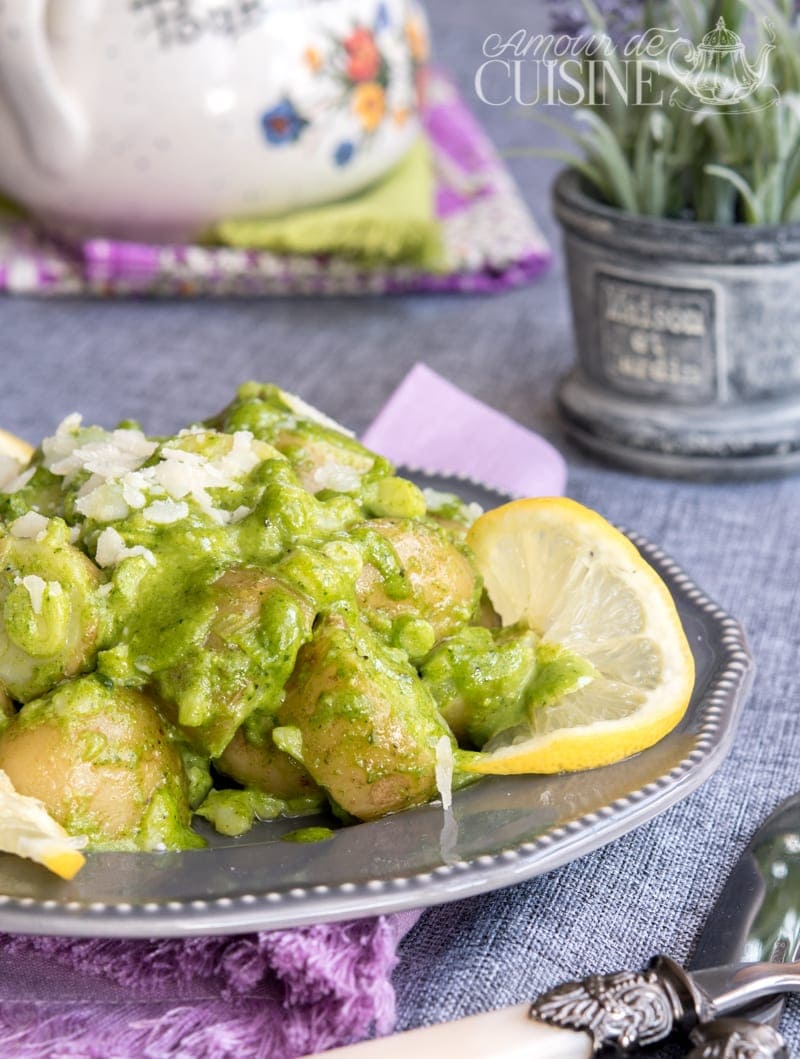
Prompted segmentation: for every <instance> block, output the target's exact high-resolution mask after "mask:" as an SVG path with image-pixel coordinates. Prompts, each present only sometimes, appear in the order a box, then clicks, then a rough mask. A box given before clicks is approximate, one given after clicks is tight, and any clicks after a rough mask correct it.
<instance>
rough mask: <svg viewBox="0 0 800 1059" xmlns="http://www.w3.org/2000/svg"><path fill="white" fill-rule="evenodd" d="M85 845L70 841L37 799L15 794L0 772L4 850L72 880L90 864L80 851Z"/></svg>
mask: <svg viewBox="0 0 800 1059" xmlns="http://www.w3.org/2000/svg"><path fill="white" fill-rule="evenodd" d="M85 844H86V840H85V839H83V838H70V836H69V835H68V834H67V832H66V831H65V830H64V828H63V827H62V826H61V825H60V824H59V823H57V822H56V821H55V820H54V819H53V818H52V816H50V814H49V813H48V812H47V810H46V809H45V807H44V805H42V803H41V802H40V801H39V800H38V799H37V798H30V797H28V795H27V794H20V793H19V792H18V791H17V790H15V789H14V786H13V784H12V782H11V780H10V779H9V778H8V776H7V775H6V773H5V772H3V771H2V769H0V849H2V850H4V851H5V852H6V853H15V854H16V855H17V856H18V857H27V858H28V859H29V860H35V861H36V862H37V863H39V864H43V865H44V866H45V868H48V869H49V870H50V871H52V872H54V873H55V874H56V875H60V876H61V878H62V879H72V878H73V877H74V876H75V875H76V874H77V873H78V872H79V871H80V869H81V868H82V867H83V865H84V864H85V862H86V858H85V857H84V856H83V854H82V853H81V852H80V848H79V847H81V846H83V845H85Z"/></svg>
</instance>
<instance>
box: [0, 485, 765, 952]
mask: <svg viewBox="0 0 800 1059" xmlns="http://www.w3.org/2000/svg"><path fill="white" fill-rule="evenodd" d="M415 477H416V478H417V480H418V481H421V482H422V483H423V484H429V485H431V486H433V487H434V488H439V489H445V490H447V489H449V490H452V491H458V492H459V493H460V494H461V495H462V496H464V497H465V498H466V499H469V500H476V501H477V502H478V503H480V504H481V505H482V506H483V507H485V508H488V507H493V506H496V505H497V504H498V503H501V502H502V501H503V500H504V499H506V498H504V497H502V496H500V495H498V494H496V493H493V492H491V491H490V490H488V489H485V488H483V487H479V486H476V485H473V484H472V483H468V482H461V481H458V482H456V481H454V480H453V479H443V478H437V477H435V476H424V475H415ZM630 536H631V539H632V540H633V542H634V543H635V544H636V545H637V547H638V548H639V549H640V551H641V552H642V554H643V555H644V556H645V557H646V558H647V559H648V561H649V562H650V563H651V564H652V565H653V566H654V567H655V568H656V570H658V572H659V573H660V574H661V576H662V577H663V578H664V580H665V581H666V582H667V584H668V585H669V587H670V589H671V591H672V593H673V595H674V597H675V600H676V603H677V606H678V610H679V611H680V614H681V618H682V619H683V622H684V625H685V628H686V631H687V634H688V637H689V640H690V642H691V645H692V650H693V652H694V656H695V662H696V666H697V681H696V685H695V691H694V695H693V697H692V701H691V705H690V706H689V709H688V712H687V714H686V717H685V718H684V720H683V721H682V722H681V724H680V725H679V726H678V728H677V729H676V730H675V731H673V732H672V733H671V734H670V735H668V736H667V737H666V738H665V739H663V740H662V741H661V742H660V743H658V744H657V745H656V746H654V747H652V748H651V749H650V750H646V751H644V752H643V753H641V754H637V755H636V756H635V757H632V758H630V759H628V760H627V761H623V762H621V763H620V764H617V765H612V766H609V767H608V768H603V769H595V770H593V771H591V772H583V773H577V774H573V775H562V776H520V777H511V778H503V777H492V778H488V779H484V780H482V781H481V782H480V783H478V784H476V785H475V786H474V787H471V788H468V789H467V790H464V791H462V792H460V793H459V794H457V795H456V798H455V813H454V818H453V819H452V820H451V821H450V824H449V826H443V825H444V824H445V821H444V814H443V812H442V809H441V807H437V806H435V805H427V806H424V807H422V808H420V809H414V810H412V811H410V812H406V813H401V814H398V815H397V816H391V817H385V818H384V819H383V820H379V821H377V822H375V823H369V824H359V825H357V826H355V827H348V828H343V829H341V830H339V831H337V832H336V834H335V835H334V837H333V838H331V839H328V840H327V841H324V842H318V843H315V844H312V845H303V844H297V843H293V842H282V841H280V837H281V835H282V834H285V833H286V832H287V831H290V830H293V829H295V828H297V827H298V826H299V825H298V823H297V821H276V822H273V823H264V824H261V825H259V826H258V827H257V828H255V829H254V830H253V831H251V832H250V833H249V834H248V835H246V836H244V837H243V838H241V839H223V838H220V837H219V836H214V835H212V834H211V833H210V832H209V838H210V843H211V845H210V848H209V849H207V850H200V851H193V852H187V853H107V854H95V855H92V856H90V857H89V859H88V863H87V865H86V867H85V868H84V869H83V870H82V871H81V872H80V874H79V875H78V876H77V878H76V879H74V880H73V881H72V882H71V883H64V882H60V881H59V880H57V879H55V878H54V877H52V876H51V875H49V874H48V873H47V872H46V871H45V870H44V869H43V868H40V867H39V866H37V865H35V864H32V863H31V862H29V861H23V860H19V859H18V858H15V857H12V856H8V855H5V854H0V930H7V931H19V932H23V933H43V934H44V933H47V934H74V935H103V936H109V937H111V936H115V937H156V936H189V935H195V934H216V933H236V932H240V931H248V930H254V929H260V928H274V927H288V926H294V925H297V924H301V923H319V922H324V921H326V920H328V921H329V920H336V919H347V918H355V917H358V916H364V915H372V914H375V913H378V912H395V911H398V910H400V909H408V908H418V907H420V906H423V905H433V904H439V903H441V902H444V901H453V900H456V899H457V898H462V897H468V896H470V895H472V894H478V893H482V892H484V891H487V890H494V889H496V888H498V887H501V886H508V885H509V884H510V883H515V882H519V881H520V880H522V879H529V878H531V876H534V875H538V874H540V873H542V872H545V871H548V870H550V869H551V868H555V867H557V866H558V865H560V864H564V863H566V862H567V861H570V860H573V859H574V858H575V857H578V856H581V855H582V854H584V853H587V852H589V851H590V850H593V849H596V848H597V847H598V846H602V845H604V844H605V843H607V842H610V841H611V840H612V839H614V838H617V837H618V836H619V835H622V834H624V833H625V832H627V831H630V830H631V829H632V828H634V827H637V826H638V825H639V824H642V823H644V822H645V821H646V820H649V819H650V818H651V817H653V816H655V815H656V814H657V813H660V812H661V811H662V810H664V809H666V808H667V806H669V805H671V804H673V803H674V802H676V801H678V800H679V799H680V798H683V797H685V796H686V795H687V794H688V793H689V792H690V791H692V790H693V789H694V788H695V787H697V786H698V784H700V783H701V782H702V781H703V780H705V779H707V778H708V776H710V775H711V773H712V772H713V771H714V770H715V769H716V768H717V766H718V765H719V764H720V762H721V761H722V759H723V758H724V756H725V754H726V752H727V750H728V747H729V745H730V742H731V740H732V738H733V733H734V730H735V727H736V722H737V719H738V715H739V710H740V708H741V705H742V702H743V700H744V696H745V692H746V690H747V688H748V686H749V682H750V677H751V673H752V659H751V656H750V653H749V651H748V649H747V643H746V641H745V638H744V634H743V631H742V629H741V627H740V626H739V625H738V623H737V622H736V621H734V620H733V619H732V618H730V617H728V615H727V614H725V613H724V612H723V611H722V610H720V608H719V607H718V606H717V605H716V604H715V603H713V602H712V601H711V600H709V599H708V598H707V597H706V596H705V595H704V594H703V592H702V591H701V590H700V589H699V588H697V587H696V586H695V585H694V584H693V583H692V582H691V581H690V579H689V578H688V577H687V576H686V575H685V574H684V573H683V572H682V571H681V570H680V568H679V567H678V566H677V565H676V564H675V563H674V562H672V560H670V559H669V558H668V557H667V556H666V555H664V553H663V552H662V551H660V550H659V549H658V548H656V547H654V546H653V545H652V544H649V543H648V542H647V541H645V540H643V539H642V538H641V537H638V536H637V535H636V534H630ZM308 822H310V821H304V822H303V823H304V824H305V823H308Z"/></svg>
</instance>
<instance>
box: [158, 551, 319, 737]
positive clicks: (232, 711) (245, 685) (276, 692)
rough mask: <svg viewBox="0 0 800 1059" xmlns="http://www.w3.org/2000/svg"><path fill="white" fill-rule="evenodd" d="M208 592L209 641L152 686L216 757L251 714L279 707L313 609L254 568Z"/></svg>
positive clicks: (228, 575)
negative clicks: (210, 600) (209, 609)
mask: <svg viewBox="0 0 800 1059" xmlns="http://www.w3.org/2000/svg"><path fill="white" fill-rule="evenodd" d="M210 593H211V599H212V604H213V609H212V618H211V622H210V624H209V626H208V630H207V633H206V636H205V639H204V641H203V642H202V643H201V644H200V645H198V646H194V647H191V648H190V649H189V650H188V651H186V652H185V653H184V655H183V657H182V658H180V659H179V660H178V662H177V663H176V664H175V665H174V666H172V667H170V668H169V669H166V670H163V671H162V672H159V673H156V674H154V677H153V683H154V687H155V689H156V691H157V694H158V696H159V700H160V701H161V702H162V704H163V706H164V710H165V712H166V713H167V715H168V716H169V718H170V720H172V721H174V723H176V724H177V725H179V726H180V728H181V731H182V732H183V733H184V734H185V735H186V738H187V739H188V740H189V742H190V743H191V744H192V746H194V747H195V748H196V749H198V750H201V751H202V752H203V753H206V754H210V755H211V757H217V756H218V755H220V754H221V753H222V752H223V751H224V750H225V748H226V746H227V745H228V743H230V741H231V740H232V739H233V736H234V733H235V732H236V730H237V728H238V727H239V725H240V724H241V723H242V721H244V720H245V719H246V718H247V717H248V716H249V715H250V714H251V713H253V712H254V711H255V710H258V709H262V710H267V711H269V710H275V709H277V706H278V703H279V702H280V697H281V694H282V692H283V687H284V685H285V683H286V681H287V680H288V679H289V675H290V673H291V672H292V669H293V667H294V662H295V658H296V656H297V651H298V649H299V647H300V646H301V644H303V643H305V642H306V640H308V639H310V637H311V627H312V623H313V621H314V616H315V613H316V611H315V608H314V606H313V604H312V603H311V601H310V600H309V599H307V597H306V596H304V595H303V594H302V593H301V592H299V591H297V590H296V589H295V588H294V587H292V586H291V585H289V584H288V583H287V582H286V581H284V580H282V579H281V578H279V577H276V576H274V575H273V574H269V573H266V572H264V571H263V570H259V569H257V568H254V567H240V568H236V569H233V570H228V571H226V572H225V573H224V574H222V576H221V577H219V578H218V579H217V580H216V581H215V582H214V584H213V585H212V586H211V588H210Z"/></svg>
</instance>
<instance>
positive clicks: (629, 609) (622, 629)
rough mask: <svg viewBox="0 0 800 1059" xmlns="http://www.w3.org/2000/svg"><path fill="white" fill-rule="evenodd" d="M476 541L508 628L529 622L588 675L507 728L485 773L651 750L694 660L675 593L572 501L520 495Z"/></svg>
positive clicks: (474, 534)
mask: <svg viewBox="0 0 800 1059" xmlns="http://www.w3.org/2000/svg"><path fill="white" fill-rule="evenodd" d="M467 542H468V544H469V545H470V546H471V548H472V550H473V551H474V553H475V556H476V559H477V562H478V568H479V569H480V572H481V574H482V575H483V578H484V582H485V584H486V589H487V592H488V594H489V598H490V600H491V602H492V605H493V606H494V608H495V610H496V611H497V613H498V614H499V615H500V617H501V619H502V622H503V625H511V624H514V623H515V622H519V621H522V622H525V623H526V624H527V625H528V626H529V627H530V628H531V629H533V630H534V632H535V633H537V634H538V635H539V636H540V637H541V641H542V644H543V645H548V644H549V645H552V646H553V647H557V648H559V649H560V650H566V651H568V652H570V653H571V654H572V655H573V656H575V655H577V656H578V657H579V658H580V659H583V660H584V661H585V663H587V665H586V669H585V673H586V675H585V677H584V678H583V679H581V680H580V681H578V682H577V684H573V686H572V687H571V688H570V689H569V690H568V691H567V692H566V693H565V694H563V695H561V696H560V697H559V698H557V699H556V700H555V701H548V702H546V703H545V704H543V705H539V706H536V707H534V708H532V709H531V711H530V714H529V722H528V723H525V724H522V725H517V726H515V727H514V728H512V729H509V730H507V731H505V732H501V733H499V734H498V735H496V736H495V737H494V738H493V739H491V740H490V741H489V742H488V743H487V744H486V745H485V746H484V748H483V752H482V753H481V754H480V755H477V756H476V758H475V759H473V760H471V762H470V764H469V765H468V766H466V767H468V768H469V769H470V770H472V771H475V772H484V773H502V774H509V773H520V772H542V773H552V772H570V771H575V770H578V769H587V768H595V767H597V766H600V765H608V764H611V763H612V762H614V761H619V760H621V759H622V758H625V757H629V756H630V755H631V754H635V753H637V752H638V751H640V750H644V749H645V748H646V747H648V746H652V745H653V743H656V742H657V741H658V740H659V739H661V738H662V737H663V736H664V735H666V734H667V732H669V731H670V730H671V729H672V728H674V727H675V725H676V724H678V722H679V721H680V719H681V718H682V717H683V715H684V713H685V712H686V708H687V706H688V704H689V699H690V697H691V694H692V688H693V686H694V660H693V657H692V652H691V649H690V647H689V644H688V642H687V639H686V635H685V633H684V631H683V628H682V626H681V621H680V618H679V616H678V612H677V610H676V609H675V604H674V602H673V600H672V597H671V595H670V593H669V591H668V589H667V587H666V585H665V584H664V582H663V581H662V580H661V578H660V577H659V576H658V574H657V573H656V572H655V570H654V569H653V568H652V567H651V566H650V565H649V564H648V563H647V562H646V561H645V560H644V559H643V558H642V556H641V555H640V553H639V552H638V550H637V549H636V548H635V547H634V545H633V544H632V543H631V542H630V541H629V540H628V538H627V537H625V536H624V534H622V533H620V532H619V530H617V529H615V528H614V527H613V526H612V525H610V523H608V522H607V521H606V520H605V519H604V518H603V517H602V516H601V515H599V514H597V513H596V512H595V511H591V510H590V509H589V508H586V507H583V506H582V505H581V504H577V503H575V501H573V500H568V499H565V498H540V499H533V500H517V501H514V502H512V503H510V504H505V505H504V506H503V507H499V508H496V509H495V510H493V511H489V512H487V513H486V514H485V515H482V516H481V517H480V518H479V519H478V520H477V521H476V522H475V523H474V525H473V526H472V528H471V529H470V531H469V533H468V535H467Z"/></svg>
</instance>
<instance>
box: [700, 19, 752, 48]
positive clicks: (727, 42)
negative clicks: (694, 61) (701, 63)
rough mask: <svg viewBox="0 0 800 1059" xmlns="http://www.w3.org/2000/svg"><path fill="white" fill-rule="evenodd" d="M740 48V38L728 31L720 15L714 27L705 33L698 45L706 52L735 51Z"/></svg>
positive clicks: (730, 30)
mask: <svg viewBox="0 0 800 1059" xmlns="http://www.w3.org/2000/svg"><path fill="white" fill-rule="evenodd" d="M742 46H743V45H742V38H741V37H740V36H739V34H738V33H734V32H733V30H732V29H728V27H727V26H726V25H725V19H724V18H723V17H722V15H720V16H719V18H718V19H717V24H716V26H715V27H714V28H713V29H712V30H709V32H708V33H706V35H705V36H704V37H703V40H702V43H701V44H700V47H701V48H703V49H705V50H708V51H736V50H737V48H741V47H742Z"/></svg>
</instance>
